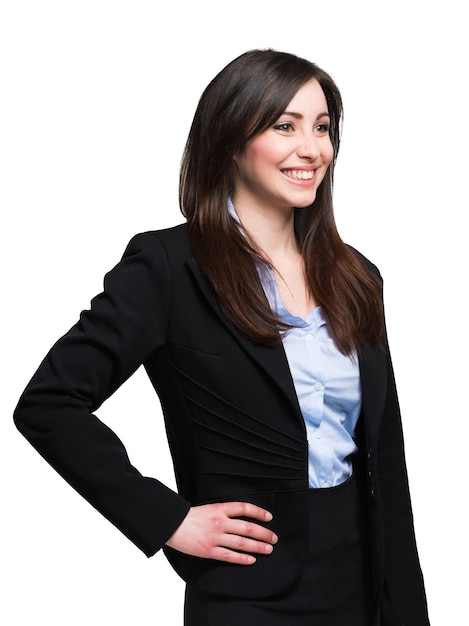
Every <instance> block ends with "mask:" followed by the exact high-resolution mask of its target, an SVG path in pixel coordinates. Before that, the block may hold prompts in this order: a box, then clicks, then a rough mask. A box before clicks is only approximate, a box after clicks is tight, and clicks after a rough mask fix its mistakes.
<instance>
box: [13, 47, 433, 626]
mask: <svg viewBox="0 0 469 626" xmlns="http://www.w3.org/2000/svg"><path fill="white" fill-rule="evenodd" d="M341 118H342V102H341V97H340V93H339V91H338V89H337V87H336V85H335V84H334V82H333V80H332V79H331V78H330V76H329V75H328V74H326V73H325V72H324V71H322V70H321V69H320V68H318V67H317V66H316V65H314V64H312V63H310V62H309V61H306V60H304V59H301V58H298V57H296V56H294V55H291V54H287V53H282V52H277V51H274V50H253V51H250V52H247V53H245V54H243V55H241V56H240V57H238V58H237V59H235V60H234V61H232V62H231V63H230V64H229V65H227V66H226V67H225V68H224V69H223V70H222V71H221V72H220V73H219V74H218V75H217V76H216V77H215V78H214V79H213V81H212V82H211V83H210V84H209V85H208V87H207V88H206V90H205V91H204V93H203V94H202V97H201V99H200V102H199V105H198V108H197V111H196V113H195V117H194V121H193V124H192V128H191V130H190V133H189V137H188V140H187V144H186V149H185V153H184V156H183V160H182V167H181V177H180V203H181V209H182V212H183V214H184V216H185V218H186V223H184V224H182V225H179V226H176V227H175V228H172V229H167V230H164V231H154V232H148V233H143V234H140V235H137V236H136V237H134V238H133V239H132V240H131V242H130V243H129V245H128V247H127V250H126V251H125V253H124V256H123V258H122V260H121V261H120V263H119V264H118V265H117V266H116V267H115V268H114V269H113V270H112V271H111V272H109V274H107V276H106V278H105V282H104V290H103V292H102V293H101V294H99V295H98V296H97V297H96V298H94V300H93V301H92V303H91V308H90V310H89V311H85V312H83V313H82V314H81V316H80V320H79V321H78V322H77V324H76V325H75V326H73V327H72V329H71V330H70V331H69V332H68V333H67V334H66V335H65V336H64V337H62V338H61V339H60V340H59V341H58V342H57V343H56V344H55V345H54V346H53V348H52V349H51V351H50V352H49V354H48V355H47V356H46V358H45V360H44V361H43V363H42V364H41V366H40V367H39V369H38V371H37V372H36V374H35V375H34V377H33V378H32V380H31V381H30V383H29V384H28V386H27V388H26V390H25V392H24V393H23V395H22V397H21V399H20V402H19V404H18V407H17V409H16V412H15V420H16V424H17V426H18V428H19V429H20V431H21V432H22V433H23V434H24V435H25V437H26V438H27V439H28V440H29V441H30V442H31V443H32V444H33V445H34V446H35V447H36V448H37V449H38V451H39V452H40V453H41V454H42V455H43V456H44V457H45V458H46V459H47V460H48V461H49V463H51V464H52V465H53V466H54V467H55V468H56V470H57V471H58V472H60V473H61V474H62V475H63V476H64V478H65V479H66V480H67V481H68V482H69V483H70V484H71V485H72V486H73V487H74V488H75V489H77V490H78V491H79V492H80V493H81V494H82V495H83V496H84V497H85V498H86V499H87V500H88V501H89V502H91V504H92V505H93V506H94V507H96V508H97V509H98V510H99V511H101V512H102V514H103V515H105V516H106V517H107V518H108V519H109V520H110V521H111V522H112V523H113V524H115V525H116V526H117V527H118V528H119V529H120V530H121V531H122V532H123V533H124V534H125V535H126V536H127V537H128V538H129V539H130V540H131V541H133V542H134V543H135V544H136V545H137V546H138V547H139V548H140V549H141V550H143V551H144V553H145V554H147V555H148V556H151V555H153V554H154V553H156V552H157V551H158V550H159V549H160V548H163V549H164V551H165V553H166V556H167V557H168V559H169V560H170V562H171V563H172V565H173V567H174V568H175V569H176V571H177V572H178V573H179V574H180V575H181V576H182V577H183V579H184V580H185V581H186V583H187V591H186V604H185V624H186V626H201V625H210V626H215V625H216V626H219V625H220V624H223V625H224V626H230V625H239V624H243V625H244V626H246V625H250V624H256V625H259V624H262V625H263V626H277V625H280V624H281V625H285V626H299V625H306V624H308V625H309V626H345V625H347V626H376V625H378V624H380V625H381V626H402V625H406V626H425V625H428V624H429V621H428V616H427V609H426V600H425V592H424V586H423V580H422V574H421V570H420V566H419V561H418V555H417V550H416V545H415V538H414V530H413V521H412V512H411V505H410V498H409V491H408V483H407V476H406V469H405V459H404V452H403V442H402V430H401V422H400V415H399V408H398V402H397V397H396V389H395V384H394V379H393V373H392V366H391V361H390V357H389V352H388V348H387V342H386V334H385V327H384V315H383V305H382V296H381V280H380V275H379V273H378V270H377V269H376V268H375V267H374V266H373V265H372V264H371V263H370V262H369V261H367V260H366V259H365V258H364V257H363V256H361V255H360V254H359V253H358V252H357V251H355V250H354V249H352V248H350V247H348V246H347V245H345V244H344V243H343V242H342V240H341V239H340V237H339V235H338V233H337V230H336V226H335V222H334V216H333V207H332V182H333V166H334V162H335V159H336V157H337V153H338V149H339V142H340V124H341ZM141 364H143V365H144V367H145V369H146V371H147V373H148V376H149V378H150V380H151V382H152V384H153V386H154V388H155V391H156V393H157V394H158V396H159V398H160V401H161V405H162V409H163V414H164V418H165V422H166V428H167V433H168V440H169V445H170V449H171V453H172V456H173V460H174V466H175V471H176V479H177V485H178V493H175V492H173V491H172V490H170V489H168V488H167V487H166V486H165V485H163V484H161V483H160V482H159V481H157V480H156V479H153V478H147V477H144V476H142V475H141V474H140V473H139V472H138V470H137V469H136V468H134V467H133V466H132V465H131V464H130V462H129V459H128V457H127V455H126V452H125V448H124V446H123V444H122V443H121V442H120V441H119V439H118V438H117V437H116V435H115V434H114V433H113V432H112V431H111V430H109V429H108V428H107V427H106V426H105V425H104V424H103V423H102V422H100V421H99V420H98V419H97V418H96V416H95V415H94V414H93V412H94V411H95V410H96V409H97V408H98V407H99V406H100V405H101V403H102V402H103V401H104V400H105V399H106V398H108V397H109V396H110V395H111V394H112V393H113V392H114V391H115V390H116V389H117V388H118V387H119V386H120V385H121V384H122V383H123V382H124V381H125V380H126V379H127V378H128V377H129V376H131V375H132V373H133V372H134V371H135V370H136V369H137V368H138V367H139V366H140V365H141Z"/></svg>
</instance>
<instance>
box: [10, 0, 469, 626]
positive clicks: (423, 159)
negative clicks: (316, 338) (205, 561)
mask: <svg viewBox="0 0 469 626" xmlns="http://www.w3.org/2000/svg"><path fill="white" fill-rule="evenodd" d="M0 6H1V8H0V64H1V69H0V72H1V73H0V89H1V92H2V93H1V98H0V125H1V127H0V132H1V135H0V183H1V185H0V193H1V198H0V201H1V220H2V225H1V236H2V245H1V254H2V258H1V271H2V306H1V315H2V320H1V329H2V339H1V346H2V358H1V368H2V372H1V378H0V380H1V381H2V405H3V410H2V419H1V422H0V428H1V433H0V437H1V438H0V442H1V453H0V463H1V467H0V476H1V481H2V504H1V510H2V513H1V516H0V524H1V541H2V546H1V548H0V555H1V558H0V567H1V569H2V574H3V582H2V587H1V590H2V601H1V603H0V621H1V622H2V624H5V626H25V625H26V624H35V625H38V626H42V625H44V626H64V625H66V626H75V625H77V626H78V625H80V626H81V625H82V624H87V625H88V626H97V625H100V626H101V625H107V624H112V625H113V626H120V625H124V624H125V625H128V624H132V625H134V626H137V625H138V626H150V625H155V624H165V626H172V625H181V624H182V599H183V585H182V583H181V582H180V581H179V579H178V578H177V576H176V574H175V573H174V572H173V571H172V569H171V568H170V566H169V565H168V564H167V562H166V561H165V559H164V557H163V556H162V555H161V554H159V555H157V556H155V557H154V558H152V559H146V557H145V556H143V554H141V553H140V552H139V551H138V550H137V549H136V548H135V547H134V546H133V545H132V544H131V543H130V542H129V541H128V540H127V539H125V538H124V537H123V536H122V535H121V534H120V533H119V532H118V531H117V530H115V529H114V528H113V527H112V526H111V525H110V524H109V523H108V522H107V521H105V520H104V519H103V518H101V516H100V515H99V514H97V513H96V512H95V511H94V510H93V509H92V508H91V507H90V506H89V505H88V504H87V503H86V502H85V501H84V500H82V499H81V498H80V496H78V495H76V494H75V492H73V490H71V489H70V488H69V487H68V486H67V485H66V484H65V483H64V482H63V481H62V479H61V478H59V477H58V476H57V475H56V474H55V473H54V471H53V470H52V469H50V468H49V466H48V465H47V464H46V463H45V462H44V461H43V460H42V459H41V458H40V457H39V455H37V453H36V452H34V450H33V449H32V448H31V447H30V446H29V444H28V443H27V442H26V440H24V439H23V438H22V437H21V436H20V435H19V434H18V433H17V431H16V430H15V428H14V426H13V422H12V419H11V415H12V412H13V409H14V406H15V404H16V402H17V399H18V397H19V395H20V393H21V391H22V389H23V388H24V386H25V385H26V383H27V381H28V380H29V378H30V376H31V375H32V373H33V372H34V370H35V369H36V367H37V365H38V364H39V361H40V360H41V359H42V357H43V356H44V354H45V353H46V351H47V350H48V348H49V347H50V345H51V344H52V343H53V342H54V341H55V340H56V339H57V338H58V337H59V336H60V335H61V334H62V333H63V332H65V331H66V330H67V329H68V328H69V327H70V326H71V325H72V324H73V323H74V322H75V320H76V318H77V316H78V314H79V312H80V311H81V310H82V309H84V308H87V307H88V304H89V301H90V299H91V297H92V296H93V295H95V293H97V292H98V291H99V290H100V289H101V284H102V277H103V275H104V273H105V272H106V271H107V270H109V269H110V268H111V267H112V266H113V265H114V264H115V263H116V262H117V261H118V260H119V258H120V255H121V254H122V252H123V250H124V247H125V245H126V244H127V242H128V240H129V239H130V237H131V236H132V235H133V234H134V233H136V232H139V231H142V230H149V229H156V228H161V227H165V226H169V225H173V224H175V223H178V222H180V221H182V217H181V215H180V213H179V209H178V202H177V181H178V167H179V160H180V156H181V152H182V149H183V145H184V141H185V138H186V135H187V132H188V129H189V125H190V122H191V119H192V115H193V113H194V110H195V106H196V103H197V101H198V99H199V96H200V94H201V92H202V90H203V88H204V87H205V85H206V84H207V83H208V81H209V80H210V79H211V78H212V77H213V76H214V75H215V74H216V73H217V72H218V71H219V70H220V69H221V68H222V67H223V66H224V65H225V64H226V63H228V62H229V61H230V60H231V59H232V58H234V57H235V56H237V55H238V54H240V53H242V52H244V51H246V50H248V49H251V48H259V47H261V48H262V47H273V48H276V49H278V50H284V51H288V52H293V53H296V54H299V55H300V56H304V57H306V58H308V59H310V60H312V61H315V62H317V63H318V64H319V65H321V66H322V67H324V69H326V70H327V71H329V72H330V73H331V74H332V76H333V77H334V78H335V79H336V81H337V83H338V85H339V87H340V88H341V91H342V95H343V99H344V103H345V126H344V134H343V145H342V149H341V154H340V156H339V163H338V166H337V170H336V174H337V175H336V217H337V222H338V226H339V230H340V232H341V234H342V237H343V239H344V240H346V241H347V242H348V243H351V244H352V245H354V246H355V247H357V248H358V249H360V250H361V251H362V252H363V253H364V254H366V255H367V256H368V257H369V258H371V259H372V260H373V261H374V262H375V263H376V264H377V265H378V266H379V267H380V269H381V271H382V274H383V276H384V279H385V299H386V309H387V323H388V329H389V335H390V341H391V348H392V353H393V357H394V364H395V369H396V377H397V383H398V388H399V393H400V400H401V408H402V412H403V420H404V430H405V437H406V450H407V458H408V469H409V476H410V484H411V490H412V494H413V505H414V515H415V526H416V531H417V538H418V545H419V550H420V556H421V562H422V567H423V570H424V573H425V579H426V586H427V593H428V600H429V607H430V615H431V619H432V624H433V626H448V625H457V626H463V625H464V624H469V618H468V616H467V609H466V606H467V598H466V594H467V591H466V587H467V579H465V573H463V574H462V575H461V572H466V567H465V566H466V563H467V559H468V556H469V555H468V543H467V528H468V515H467V512H466V511H467V472H466V468H467V456H466V454H467V440H468V426H467V422H468V418H469V415H468V405H467V399H466V398H467V396H466V393H467V374H468V366H467V354H468V347H469V346H468V341H467V316H466V315H464V313H465V312H466V309H467V306H466V303H467V296H466V293H465V292H466V290H467V277H466V273H464V274H463V270H464V269H466V267H467V242H466V221H465V213H466V212H467V208H468V200H467V193H466V186H467V178H468V173H467V165H468V162H467V158H466V152H467V147H468V122H467V111H468V110H469V101H468V94H467V68H466V63H467V58H468V49H467V45H466V43H465V42H466V41H467V29H466V27H465V24H466V18H465V17H464V15H463V11H464V9H463V7H464V3H462V2H460V1H459V0H447V1H446V2H444V3H437V2H432V1H431V0H428V1H427V2H423V1H422V2H412V0H407V1H406V2H400V1H394V2H389V3H385V2H378V1H376V0H375V1H369V2H364V1H359V0H355V1H354V2H350V1H347V0H344V1H343V2H339V1H336V0H327V1H326V0H321V1H320V2H319V1H315V0H310V1H308V2H303V1H301V0H296V1H293V2H287V1H286V0H285V1H283V2H278V1H275V0H269V1H266V2H263V1H257V2H256V0H250V1H249V2H245V1H241V0H237V1H236V2H232V3H222V2H209V1H207V0H199V1H197V2H184V1H180V2H167V3H163V2H160V1H159V0H155V1H154V2H149V1H139V0H133V1H122V0H113V1H106V0H93V1H90V0H80V1H69V0H57V1H55V2H54V1H51V0H41V1H33V0H31V1H29V2H28V1H24V0H11V1H8V0H7V1H3V2H1V5H0ZM99 416H100V417H101V418H102V419H103V420H104V421H106V422H107V423H109V424H110V425H112V427H113V428H114V429H115V430H116V431H117V432H118V434H119V435H120V436H121V437H122V438H123V440H124V441H125V443H126V446H127V449H128V452H129V455H130V457H131V460H132V461H133V463H134V464H135V465H136V466H137V467H138V468H139V469H140V470H141V471H142V472H143V473H145V474H149V475H156V476H158V477H160V478H161V479H162V480H164V481H166V482H167V483H168V484H170V485H174V479H173V475H172V468H171V462H170V458H169V455H168V452H167V448H166V444H165V440H164V432H163V428H162V420H161V415H160V410H159V405H158V401H157V399H156V397H155V395H154V393H153V392H152V390H151V388H150V384H149V382H148V381H147V380H146V379H145V376H144V374H143V373H142V371H138V372H137V374H136V375H135V376H134V377H133V378H132V379H131V380H130V381H128V382H127V383H126V384H125V385H124V387H122V388H121V389H120V390H119V391H118V392H117V393H116V394H115V395H114V396H113V397H112V398H111V399H110V400H109V401H108V402H107V403H106V404H105V406H104V407H103V408H102V409H101V410H100V412H99ZM164 615H165V617H163V616H164ZM344 626H345V625H344ZM409 626H412V625H409Z"/></svg>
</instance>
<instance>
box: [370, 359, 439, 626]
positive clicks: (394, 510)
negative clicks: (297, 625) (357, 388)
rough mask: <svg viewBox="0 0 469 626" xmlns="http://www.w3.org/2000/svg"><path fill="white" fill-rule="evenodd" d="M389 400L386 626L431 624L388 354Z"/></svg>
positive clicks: (381, 469) (382, 465)
mask: <svg viewBox="0 0 469 626" xmlns="http://www.w3.org/2000/svg"><path fill="white" fill-rule="evenodd" d="M386 358H387V376H388V381H387V397H386V404H385V410H384V414H383V418H382V423H381V429H380V437H379V445H378V459H379V461H378V463H379V465H378V473H379V484H380V493H381V498H382V506H383V523H384V540H385V555H386V557H385V579H384V588H383V594H382V601H381V620H382V626H394V625H396V626H397V625H399V626H400V625H401V624H405V625H407V624H412V626H428V624H429V620H428V613H427V603H426V597H425V590H424V583H423V577H422V572H421V569H420V564H419V559H418V553H417V546H416V541H415V533H414V524H413V515H412V508H411V500H410V494H409V485H408V478H407V469H406V464H405V452H404V440H403V432H402V423H401V417H400V410H399V403H398V399H397V392H396V385H395V380H394V374H393V368H392V363H391V358H390V355H389V351H388V352H387V356H386Z"/></svg>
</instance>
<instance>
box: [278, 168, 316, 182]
mask: <svg viewBox="0 0 469 626" xmlns="http://www.w3.org/2000/svg"><path fill="white" fill-rule="evenodd" d="M284 172H285V174H286V176H289V177H290V178H296V179H300V180H311V179H312V178H313V176H314V171H311V172H305V171H304V170H284Z"/></svg>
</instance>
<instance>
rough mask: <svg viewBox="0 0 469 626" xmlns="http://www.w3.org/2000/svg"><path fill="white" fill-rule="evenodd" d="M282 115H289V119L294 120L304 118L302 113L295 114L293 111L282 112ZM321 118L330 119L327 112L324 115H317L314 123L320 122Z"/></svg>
mask: <svg viewBox="0 0 469 626" xmlns="http://www.w3.org/2000/svg"><path fill="white" fill-rule="evenodd" d="M282 115H289V116H290V117H294V118H295V119H296V120H302V119H303V117H304V115H303V114H302V113H295V111H284V112H283V113H282ZM322 117H330V115H329V113H328V112H327V111H326V112H324V113H319V115H318V116H317V117H316V121H318V120H320V119H321V118H322Z"/></svg>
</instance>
